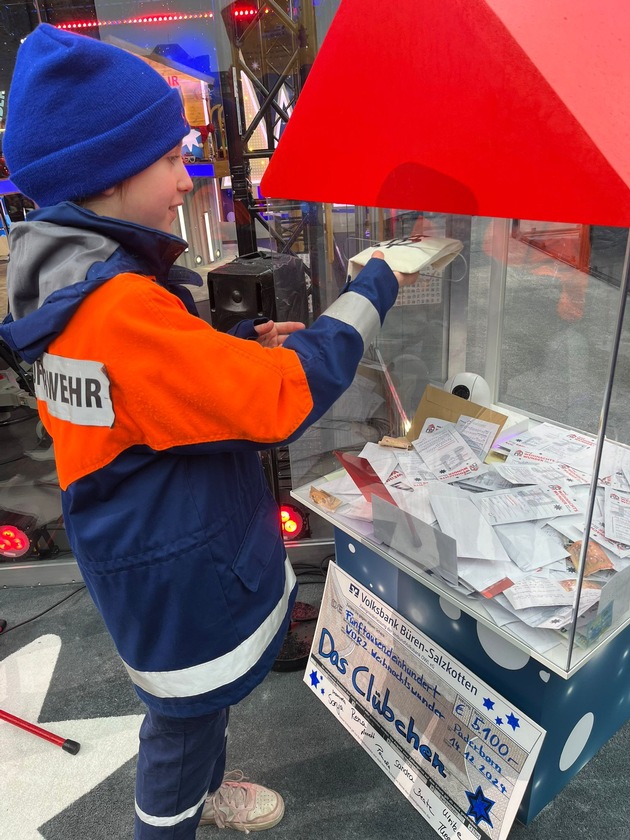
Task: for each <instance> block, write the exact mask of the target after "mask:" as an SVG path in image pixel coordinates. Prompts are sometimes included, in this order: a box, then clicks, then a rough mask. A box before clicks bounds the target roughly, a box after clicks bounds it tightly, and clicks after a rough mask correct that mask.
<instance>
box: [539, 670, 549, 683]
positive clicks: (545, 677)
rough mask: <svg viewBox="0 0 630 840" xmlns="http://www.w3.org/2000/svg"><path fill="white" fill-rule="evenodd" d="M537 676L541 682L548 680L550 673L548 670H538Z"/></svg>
mask: <svg viewBox="0 0 630 840" xmlns="http://www.w3.org/2000/svg"><path fill="white" fill-rule="evenodd" d="M538 676H539V677H540V679H541V680H542V681H543V682H549V677H550V676H551V674H550V673H549V671H539V672H538Z"/></svg>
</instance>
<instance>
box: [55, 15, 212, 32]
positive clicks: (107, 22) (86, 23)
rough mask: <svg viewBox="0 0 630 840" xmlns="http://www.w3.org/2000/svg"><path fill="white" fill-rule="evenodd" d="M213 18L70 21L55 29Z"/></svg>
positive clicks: (169, 16) (185, 17) (205, 16)
mask: <svg viewBox="0 0 630 840" xmlns="http://www.w3.org/2000/svg"><path fill="white" fill-rule="evenodd" d="M213 17H214V13H213V12H202V13H197V14H193V13H191V14H181V15H171V14H167V15H160V16H159V17H158V16H157V15H152V16H149V17H134V18H125V19H124V20H88V21H72V22H71V23H59V24H57V26H56V28H57V29H87V28H91V27H97V26H121V25H124V24H130V23H140V24H146V23H168V22H170V21H173V20H201V19H205V20H210V19H212V18H213Z"/></svg>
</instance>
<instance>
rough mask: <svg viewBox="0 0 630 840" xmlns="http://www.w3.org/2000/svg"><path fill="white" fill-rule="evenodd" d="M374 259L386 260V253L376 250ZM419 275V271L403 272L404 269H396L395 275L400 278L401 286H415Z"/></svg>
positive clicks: (373, 255)
mask: <svg viewBox="0 0 630 840" xmlns="http://www.w3.org/2000/svg"><path fill="white" fill-rule="evenodd" d="M372 259H377V260H384V259H385V255H384V254H383V252H382V251H374V253H373V254H372ZM419 276H420V272H419V271H416V272H414V273H413V274H403V273H402V271H394V277H395V278H396V280H398V285H399V286H413V284H414V283H415V282H416V281H417V279H418V277H419Z"/></svg>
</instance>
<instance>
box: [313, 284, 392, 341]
mask: <svg viewBox="0 0 630 840" xmlns="http://www.w3.org/2000/svg"><path fill="white" fill-rule="evenodd" d="M322 315H328V317H329V318H335V319H336V320H337V321H343V322H344V324H350V326H351V327H354V328H355V330H356V331H357V332H358V333H359V335H360V336H361V338H362V339H363V346H364V347H369V346H370V344H371V343H372V342H373V341H374V339H375V338H376V335H377V333H378V331H379V330H380V328H381V319H380V316H379V314H378V312H377V310H376V307H375V306H374V304H373V303H372V302H371V301H369V300H368V299H367V298H366V297H363V295H360V294H358V293H357V292H346V293H345V294H344V295H340V296H339V297H338V298H337V300H336V301H335V302H334V303H333V304H332V305H331V306H329V307H328V309H326V310H325V311H324V312H322Z"/></svg>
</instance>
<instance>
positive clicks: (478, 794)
mask: <svg viewBox="0 0 630 840" xmlns="http://www.w3.org/2000/svg"><path fill="white" fill-rule="evenodd" d="M466 796H467V797H468V802H469V805H468V811H467V812H466V816H467V817H472V818H473V820H474V821H475V825H479V823H480V822H481V821H482V820H483V821H485V822H487V823H488V825H489V826H490V828H492V820H491V819H490V808H492V806H493V805H494V800H493V799H488V797H487V796H484V795H483V791H482V790H481V786H478V787H477V790H476V791H475V792H474V793H471V792H470V791H469V790H467V791H466Z"/></svg>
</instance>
